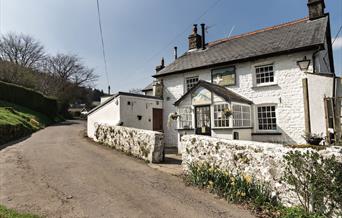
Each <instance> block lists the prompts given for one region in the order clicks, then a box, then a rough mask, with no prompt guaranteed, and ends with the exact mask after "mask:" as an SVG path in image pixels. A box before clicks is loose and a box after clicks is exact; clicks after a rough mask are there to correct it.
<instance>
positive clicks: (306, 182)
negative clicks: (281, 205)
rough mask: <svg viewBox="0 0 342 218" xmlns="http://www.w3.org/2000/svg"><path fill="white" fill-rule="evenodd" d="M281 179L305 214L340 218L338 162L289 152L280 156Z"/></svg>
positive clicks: (341, 183) (341, 179)
mask: <svg viewBox="0 0 342 218" xmlns="http://www.w3.org/2000/svg"><path fill="white" fill-rule="evenodd" d="M284 158H285V161H286V163H287V164H286V168H285V172H284V180H285V181H286V182H287V183H288V184H289V185H291V186H292V187H293V188H292V190H293V191H294V192H295V193H296V194H297V196H298V199H299V201H300V203H301V205H302V207H303V208H304V211H305V212H306V213H308V214H309V213H315V214H318V215H321V216H324V217H333V216H339V215H340V216H341V215H342V214H341V211H342V189H341V187H342V170H341V169H342V163H339V162H337V161H336V160H335V157H334V156H333V157H331V158H326V159H324V158H323V157H322V156H320V155H319V154H318V153H317V152H313V151H312V152H310V151H307V152H305V153H302V152H300V151H295V152H293V151H291V152H289V153H288V154H287V155H285V156H284Z"/></svg>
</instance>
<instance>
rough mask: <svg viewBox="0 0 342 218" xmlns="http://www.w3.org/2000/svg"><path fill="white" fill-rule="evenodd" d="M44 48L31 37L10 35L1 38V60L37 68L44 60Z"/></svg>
mask: <svg viewBox="0 0 342 218" xmlns="http://www.w3.org/2000/svg"><path fill="white" fill-rule="evenodd" d="M44 56H45V51H44V47H43V46H42V45H41V43H40V42H38V41H37V40H35V39H34V38H32V37H31V36H29V35H24V34H15V33H8V34H6V35H3V36H1V38H0V59H1V60H3V61H10V62H12V63H15V64H18V65H20V66H23V67H28V68H35V67H37V65H38V63H39V62H40V61H41V60H42V59H43V58H44Z"/></svg>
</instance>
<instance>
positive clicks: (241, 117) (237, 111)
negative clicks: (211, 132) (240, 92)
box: [233, 104, 251, 127]
mask: <svg viewBox="0 0 342 218" xmlns="http://www.w3.org/2000/svg"><path fill="white" fill-rule="evenodd" d="M233 126H234V127H250V126H251V107H250V106H248V105H241V104H233Z"/></svg>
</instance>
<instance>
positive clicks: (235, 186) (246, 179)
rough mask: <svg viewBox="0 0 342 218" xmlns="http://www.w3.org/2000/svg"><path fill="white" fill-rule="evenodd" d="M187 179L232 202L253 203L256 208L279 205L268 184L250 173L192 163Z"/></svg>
mask: <svg viewBox="0 0 342 218" xmlns="http://www.w3.org/2000/svg"><path fill="white" fill-rule="evenodd" d="M186 181H187V182H188V183H190V184H192V185H195V186H198V187H200V188H208V189H209V190H210V191H211V192H213V193H215V194H217V195H219V196H220V197H223V198H225V199H227V200H229V201H231V202H237V203H242V202H245V203H251V204H252V205H254V206H255V207H256V208H260V207H263V206H270V205H278V202H277V198H276V196H275V195H274V196H272V193H271V191H270V189H269V186H268V184H260V183H258V182H257V181H256V180H255V179H254V178H253V177H251V176H249V175H233V174H231V173H230V172H228V171H222V170H220V169H219V168H217V167H215V166H210V165H209V164H207V163H205V164H191V165H189V173H188V175H187V177H186Z"/></svg>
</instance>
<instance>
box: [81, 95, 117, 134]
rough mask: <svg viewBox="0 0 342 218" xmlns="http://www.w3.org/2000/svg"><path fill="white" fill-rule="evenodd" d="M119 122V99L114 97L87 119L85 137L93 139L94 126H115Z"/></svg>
mask: <svg viewBox="0 0 342 218" xmlns="http://www.w3.org/2000/svg"><path fill="white" fill-rule="evenodd" d="M119 122H120V99H119V97H116V98H115V99H113V100H112V101H111V102H109V103H108V104H106V105H104V106H103V107H101V108H99V109H98V110H96V111H94V112H93V113H91V114H90V115H88V117H87V135H88V137H90V138H94V134H95V130H96V129H95V124H96V123H97V124H108V125H117V124H118V123H119Z"/></svg>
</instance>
